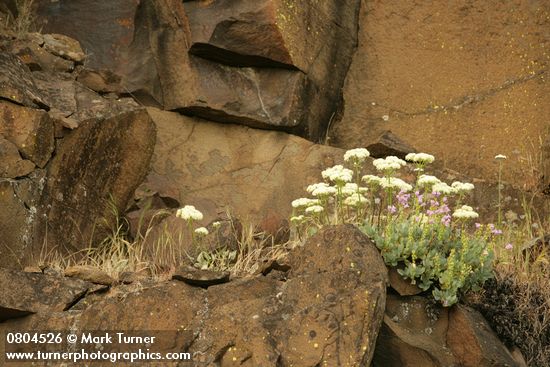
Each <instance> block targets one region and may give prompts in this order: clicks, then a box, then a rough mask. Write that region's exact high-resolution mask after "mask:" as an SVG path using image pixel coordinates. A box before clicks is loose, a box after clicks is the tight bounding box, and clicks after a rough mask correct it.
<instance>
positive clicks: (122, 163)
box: [0, 35, 155, 267]
mask: <svg viewBox="0 0 550 367" xmlns="http://www.w3.org/2000/svg"><path fill="white" fill-rule="evenodd" d="M27 39H28V40H29V42H30V43H31V44H33V45H35V46H36V47H39V48H40V50H41V51H42V52H45V53H47V54H48V55H50V56H51V58H40V60H37V61H36V64H33V63H34V61H32V62H31V61H29V64H28V65H35V67H33V69H34V70H35V71H34V72H31V69H29V67H28V65H26V64H25V63H24V62H23V61H22V59H20V58H19V57H18V56H15V55H14V54H12V53H10V52H2V53H0V65H1V66H2V67H1V68H0V158H1V160H0V162H1V163H0V206H2V208H4V210H3V211H2V213H0V217H1V218H0V219H1V220H0V266H2V267H19V266H24V265H27V264H30V263H37V262H39V261H44V260H45V259H44V258H45V257H46V255H47V254H49V253H50V250H52V249H54V248H56V249H57V250H60V251H63V250H66V251H70V252H75V251H77V250H80V249H82V248H85V247H88V246H90V245H91V244H93V243H94V238H95V237H94V238H92V237H93V236H92V233H94V234H96V235H98V236H99V235H101V231H98V228H99V227H100V224H101V222H102V221H103V220H104V219H105V220H107V222H108V221H109V220H110V219H113V213H114V211H116V212H119V213H121V212H124V210H125V209H126V205H127V203H128V201H129V200H130V199H131V198H132V196H133V191H134V190H135V188H136V187H137V186H138V185H139V184H140V183H141V181H142V180H143V178H144V177H145V175H146V174H147V171H148V169H149V162H150V159H151V156H152V153H153V148H154V144H155V127H154V124H153V123H152V121H151V119H150V118H149V116H148V114H147V112H146V111H145V110H144V109H140V107H139V105H138V104H137V103H135V102H134V101H132V100H129V99H128V98H117V99H114V98H110V99H107V98H104V97H102V96H101V95H99V94H97V93H95V92H93V91H91V90H89V89H87V88H86V87H84V86H83V85H82V84H81V83H79V82H77V81H75V78H76V74H75V73H68V72H63V73H61V72H58V71H54V70H56V68H55V65H56V63H57V62H58V58H61V57H63V60H67V61H68V60H69V59H70V60H71V61H70V62H72V63H78V62H81V61H82V58H83V57H84V55H83V54H82V53H81V52H79V51H78V50H79V46H78V43H77V42H76V41H75V40H71V39H68V38H67V37H66V36H61V35H55V36H51V37H50V36H48V35H28V36H27ZM35 41H36V42H35ZM20 42H23V41H22V39H16V38H10V37H7V38H5V39H4V38H3V39H2V40H1V44H0V46H1V47H2V48H3V49H6V50H11V51H16V50H17V47H19V46H21V43H20ZM18 45H19V46H18ZM55 55H58V56H55ZM27 61H28V60H27Z"/></svg>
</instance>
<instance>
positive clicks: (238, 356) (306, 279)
mask: <svg viewBox="0 0 550 367" xmlns="http://www.w3.org/2000/svg"><path fill="white" fill-rule="evenodd" d="M342 249H344V251H342ZM346 249H349V250H346ZM325 250H327V251H328V253H329V254H331V259H323V257H324V256H319V254H320V253H324V252H325ZM295 255H296V256H297V257H296V260H295V262H294V265H296V266H304V267H305V268H307V269H306V271H301V270H300V269H295V271H294V275H293V277H292V278H291V279H289V280H288V281H287V282H282V281H278V280H276V279H273V278H269V277H263V276H259V277H254V278H246V279H240V280H236V281H232V282H230V283H226V284H219V285H215V286H211V287H208V289H207V290H204V289H201V288H197V287H192V286H189V285H187V284H184V283H182V282H176V281H172V282H164V283H160V284H156V285H147V284H137V285H135V286H132V285H130V286H119V287H115V288H112V289H111V290H110V291H109V292H108V293H103V294H93V295H89V296H86V297H85V298H84V299H82V300H80V301H79V302H78V304H76V305H75V306H74V307H72V308H71V312H64V313H60V312H51V311H45V312H39V313H37V314H35V315H31V316H28V317H25V318H21V319H18V320H9V321H7V322H4V323H0V332H2V333H3V332H7V331H13V330H17V331H19V332H24V331H26V330H60V331H61V330H71V332H73V333H77V334H78V333H80V332H82V331H85V330H88V331H90V330H94V331H101V330H106V331H107V330H111V331H112V330H123V331H126V332H128V333H130V332H132V333H134V332H135V333H137V334H138V335H139V334H141V333H143V332H145V333H149V336H156V337H157V338H156V339H155V343H154V345H153V346H149V347H148V348H150V349H151V352H153V351H154V352H163V353H166V352H175V351H179V352H181V351H188V352H189V353H191V354H192V355H193V364H194V365H195V366H203V367H206V366H212V365H213V364H214V363H217V364H220V365H224V366H225V365H229V366H231V365H235V364H238V365H243V366H262V367H276V366H281V365H285V366H291V365H294V366H301V367H314V366H319V365H327V366H346V365H349V366H360V365H365V366H367V365H369V363H370V361H371V356H372V352H373V350H372V348H373V345H374V342H375V340H376V333H377V330H378V326H379V324H380V322H381V319H382V315H383V309H384V300H385V289H386V281H387V279H386V274H385V272H386V269H385V266H384V264H383V261H382V259H381V257H380V255H379V253H378V251H377V250H376V248H375V247H374V245H373V244H372V243H371V242H370V241H369V240H368V238H367V237H365V236H364V235H363V234H362V233H361V232H359V230H358V229H356V228H354V227H352V226H339V227H331V228H326V229H324V230H323V231H321V232H320V233H319V234H318V235H317V236H315V237H313V238H312V239H311V240H310V241H308V242H307V243H306V244H305V246H304V247H303V248H298V249H296V253H295ZM292 257H294V256H292ZM352 263H353V264H354V265H351V264H352ZM311 264H314V265H311ZM128 310H132V312H128ZM166 330H170V332H167V331H166ZM162 331H164V332H162ZM103 334H104V333H103ZM56 347H57V348H58V350H59V348H60V347H59V346H58V345H56ZM80 347H83V348H84V349H86V350H89V349H90V346H89V345H81V344H77V348H80ZM4 348H12V346H10V345H6V344H5V343H0V353H4V351H5V349H4ZM122 348H126V349H127V345H103V349H102V352H108V351H120V349H122ZM107 363H111V362H105V364H102V363H100V362H98V363H97V364H98V365H99V366H103V365H106V364H107ZM178 363H179V362H177V361H174V362H171V361H163V364H162V365H163V366H175V365H178ZM122 365H124V364H122Z"/></svg>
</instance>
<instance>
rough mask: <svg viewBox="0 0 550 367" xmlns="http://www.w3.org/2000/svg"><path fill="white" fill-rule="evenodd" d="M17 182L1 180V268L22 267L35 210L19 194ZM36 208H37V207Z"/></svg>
mask: <svg viewBox="0 0 550 367" xmlns="http://www.w3.org/2000/svg"><path fill="white" fill-rule="evenodd" d="M15 186H16V183H14V182H10V181H4V180H0V203H1V207H2V210H0V234H1V235H0V268H4V267H8V268H13V267H20V261H21V259H22V258H24V257H25V255H28V254H26V248H27V245H28V243H29V240H30V237H31V233H32V228H31V225H32V223H33V220H34V219H35V217H36V212H35V211H30V210H28V209H27V208H26V206H25V203H24V201H23V200H22V199H21V198H20V197H19V196H18V195H17V193H16V190H15ZM35 209H36V208H35Z"/></svg>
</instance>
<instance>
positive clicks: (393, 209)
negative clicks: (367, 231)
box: [388, 205, 397, 214]
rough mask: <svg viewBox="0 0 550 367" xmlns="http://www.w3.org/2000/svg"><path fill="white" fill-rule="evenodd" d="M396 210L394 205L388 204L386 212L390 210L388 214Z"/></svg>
mask: <svg viewBox="0 0 550 367" xmlns="http://www.w3.org/2000/svg"><path fill="white" fill-rule="evenodd" d="M396 211H397V208H396V207H395V205H388V212H390V214H393V213H395V212H396Z"/></svg>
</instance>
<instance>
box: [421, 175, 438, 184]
mask: <svg viewBox="0 0 550 367" xmlns="http://www.w3.org/2000/svg"><path fill="white" fill-rule="evenodd" d="M417 183H418V186H432V185H435V184H438V183H441V181H440V180H439V178H437V177H435V176H431V175H420V177H418V181H417Z"/></svg>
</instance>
